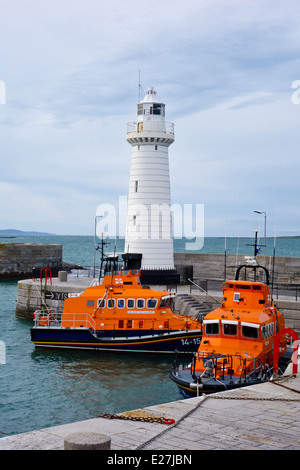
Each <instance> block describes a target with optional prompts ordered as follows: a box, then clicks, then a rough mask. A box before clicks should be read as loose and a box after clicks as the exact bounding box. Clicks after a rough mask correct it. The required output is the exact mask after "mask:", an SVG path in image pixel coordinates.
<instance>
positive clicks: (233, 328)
mask: <svg viewBox="0 0 300 470" xmlns="http://www.w3.org/2000/svg"><path fill="white" fill-rule="evenodd" d="M223 334H224V335H228V336H236V335H237V325H235V324H232V323H223Z"/></svg>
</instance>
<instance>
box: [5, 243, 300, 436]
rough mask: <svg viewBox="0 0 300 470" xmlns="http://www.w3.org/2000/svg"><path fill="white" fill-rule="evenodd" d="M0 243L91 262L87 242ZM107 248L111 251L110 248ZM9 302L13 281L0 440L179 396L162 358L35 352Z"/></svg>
mask: <svg viewBox="0 0 300 470" xmlns="http://www.w3.org/2000/svg"><path fill="white" fill-rule="evenodd" d="M1 241H13V242H20V243H23V242H36V243H59V244H62V245H63V258H64V261H67V262H70V263H76V264H79V265H85V266H92V265H93V260H94V241H93V237H68V236H65V237H60V236H56V237H54V236H51V237H50V236H49V237H48V236H47V237H46V236H44V237H29V236H27V237H23V238H22V237H18V238H15V239H7V240H6V239H3V240H1ZM251 243H252V240H251V239H240V240H238V239H227V240H226V251H227V253H234V254H235V253H239V254H242V253H244V254H251V253H252V247H249V246H248V245H249V244H251ZM267 245H268V246H267V255H271V254H272V252H273V246H274V241H273V240H271V239H268V244H267ZM224 246H225V242H224V239H222V238H210V239H206V240H205V243H204V247H203V249H202V250H201V251H202V252H207V253H223V252H224ZM107 248H108V250H109V251H111V252H113V251H114V249H115V243H114V242H113V241H112V242H111V244H110V245H109V246H108V247H107ZM174 249H175V251H178V252H181V251H185V242H184V241H182V240H175V247H174ZM122 250H123V241H118V242H117V244H116V251H117V252H122ZM276 255H277V256H297V257H300V238H280V239H277V241H276ZM97 256H98V255H97ZM97 261H98V260H97ZM16 297H17V283H16V282H2V283H0V298H1V304H0V326H1V329H0V340H2V341H4V342H5V349H6V363H5V364H0V437H1V436H5V435H6V434H17V433H21V432H26V431H31V430H35V429H41V428H44V427H48V426H54V425H58V424H65V423H70V422H74V421H80V420H84V419H89V418H93V417H96V416H97V415H99V414H102V413H105V412H108V413H115V412H118V411H124V410H130V409H135V408H140V407H144V406H148V405H153V404H158V403H164V402H169V401H174V400H177V399H179V398H181V396H180V395H179V392H178V390H177V387H176V386H175V384H174V383H173V382H171V381H170V380H169V378H168V373H169V371H170V370H171V368H172V364H173V357H172V356H169V355H160V356H150V355H132V354H112V353H93V352H83V351H80V352H77V351H75V352H74V351H73V352H72V351H65V352H60V351H46V350H35V348H34V346H33V344H32V343H31V340H30V328H31V326H32V322H31V321H28V320H20V319H18V318H16V316H15V302H16Z"/></svg>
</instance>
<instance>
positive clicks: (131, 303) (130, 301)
mask: <svg viewBox="0 0 300 470" xmlns="http://www.w3.org/2000/svg"><path fill="white" fill-rule="evenodd" d="M127 308H134V299H127Z"/></svg>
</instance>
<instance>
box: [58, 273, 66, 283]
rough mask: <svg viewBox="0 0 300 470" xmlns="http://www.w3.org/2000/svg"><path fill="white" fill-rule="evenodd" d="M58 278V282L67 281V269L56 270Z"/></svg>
mask: <svg viewBox="0 0 300 470" xmlns="http://www.w3.org/2000/svg"><path fill="white" fill-rule="evenodd" d="M58 280H59V282H67V281H68V273H67V271H58Z"/></svg>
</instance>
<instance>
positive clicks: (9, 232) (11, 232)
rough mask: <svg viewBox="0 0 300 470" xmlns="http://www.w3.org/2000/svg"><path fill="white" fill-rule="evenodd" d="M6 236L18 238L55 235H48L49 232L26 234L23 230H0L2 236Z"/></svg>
mask: <svg viewBox="0 0 300 470" xmlns="http://www.w3.org/2000/svg"><path fill="white" fill-rule="evenodd" d="M5 235H10V236H11V235H13V236H15V237H17V236H18V235H54V233H47V232H25V231H23V230H15V229H12V228H9V229H5V230H0V236H2V237H3V236H4V237H5Z"/></svg>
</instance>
